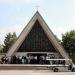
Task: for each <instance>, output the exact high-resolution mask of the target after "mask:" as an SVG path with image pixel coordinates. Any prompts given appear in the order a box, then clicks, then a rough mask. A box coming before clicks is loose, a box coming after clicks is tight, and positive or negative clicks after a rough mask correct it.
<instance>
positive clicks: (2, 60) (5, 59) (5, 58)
mask: <svg viewBox="0 0 75 75" xmlns="http://www.w3.org/2000/svg"><path fill="white" fill-rule="evenodd" d="M0 63H1V64H9V59H8V57H6V56H3V57H2V58H1V62H0Z"/></svg>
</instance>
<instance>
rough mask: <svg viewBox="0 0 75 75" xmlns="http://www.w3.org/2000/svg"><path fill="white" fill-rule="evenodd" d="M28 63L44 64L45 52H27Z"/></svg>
mask: <svg viewBox="0 0 75 75" xmlns="http://www.w3.org/2000/svg"><path fill="white" fill-rule="evenodd" d="M28 56H29V57H30V58H31V59H30V64H45V61H46V56H47V54H41V53H28Z"/></svg>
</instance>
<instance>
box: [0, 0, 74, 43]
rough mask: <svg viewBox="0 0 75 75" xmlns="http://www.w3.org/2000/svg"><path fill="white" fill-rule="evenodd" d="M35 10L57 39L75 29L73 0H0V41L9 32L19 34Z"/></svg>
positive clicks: (1, 41)
mask: <svg viewBox="0 0 75 75" xmlns="http://www.w3.org/2000/svg"><path fill="white" fill-rule="evenodd" d="M37 6H38V7H37ZM37 10H38V11H39V13H40V14H41V15H42V17H43V18H44V20H45V21H46V23H47V24H48V26H49V27H50V29H51V30H52V32H53V33H54V34H55V35H56V36H57V37H58V38H59V39H61V37H62V34H64V33H66V32H67V31H70V30H75V0H0V43H1V44H3V41H4V38H5V36H6V34H7V33H9V32H11V33H12V32H16V34H17V36H19V34H20V33H21V31H22V30H23V28H24V27H25V26H26V25H27V23H28V22H29V20H30V19H31V18H32V16H33V15H34V14H35V13H36V11H37Z"/></svg>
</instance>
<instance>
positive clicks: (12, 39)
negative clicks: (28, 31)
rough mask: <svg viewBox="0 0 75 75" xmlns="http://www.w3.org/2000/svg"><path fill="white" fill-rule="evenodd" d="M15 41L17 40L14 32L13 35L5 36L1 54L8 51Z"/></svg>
mask: <svg viewBox="0 0 75 75" xmlns="http://www.w3.org/2000/svg"><path fill="white" fill-rule="evenodd" d="M16 39H17V36H16V33H15V32H14V33H13V34H11V33H8V34H6V37H5V40H4V47H3V52H7V51H8V49H9V48H10V47H11V46H12V45H13V43H14V42H15V41H16Z"/></svg>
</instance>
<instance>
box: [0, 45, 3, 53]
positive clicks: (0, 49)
mask: <svg viewBox="0 0 75 75" xmlns="http://www.w3.org/2000/svg"><path fill="white" fill-rule="evenodd" d="M0 53H3V45H1V44H0Z"/></svg>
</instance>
